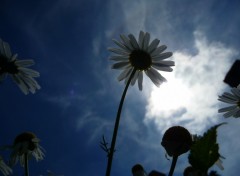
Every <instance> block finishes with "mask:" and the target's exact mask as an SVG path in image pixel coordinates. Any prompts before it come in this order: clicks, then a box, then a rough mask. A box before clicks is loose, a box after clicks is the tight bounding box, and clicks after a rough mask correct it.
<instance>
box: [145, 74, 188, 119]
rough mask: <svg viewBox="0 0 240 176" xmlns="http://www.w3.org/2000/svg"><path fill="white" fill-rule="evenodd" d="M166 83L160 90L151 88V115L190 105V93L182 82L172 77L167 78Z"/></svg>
mask: <svg viewBox="0 0 240 176" xmlns="http://www.w3.org/2000/svg"><path fill="white" fill-rule="evenodd" d="M167 80H168V82H167V83H163V84H162V85H161V86H160V88H157V87H153V89H152V92H151V98H150V102H149V105H150V106H151V109H152V110H151V111H152V112H151V113H153V114H152V115H154V114H156V113H160V112H165V113H166V112H169V111H171V110H178V109H179V108H183V107H187V106H188V104H190V99H191V95H192V93H191V91H190V89H189V88H188V87H187V85H186V84H184V83H183V80H181V79H177V78H176V77H175V76H174V75H169V77H167Z"/></svg>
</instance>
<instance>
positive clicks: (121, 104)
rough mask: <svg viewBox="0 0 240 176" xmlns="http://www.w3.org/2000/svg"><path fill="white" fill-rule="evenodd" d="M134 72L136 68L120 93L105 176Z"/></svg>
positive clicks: (111, 158) (109, 167)
mask: <svg viewBox="0 0 240 176" xmlns="http://www.w3.org/2000/svg"><path fill="white" fill-rule="evenodd" d="M135 72H136V69H134V70H133V71H132V73H131V75H130V77H129V80H128V81H127V84H126V87H125V89H124V91H123V94H122V98H121V101H120V103H119V107H118V112H117V117H116V120H115V126H114V131H113V136H112V142H111V148H110V153H109V155H108V165H107V169H106V176H110V173H111V168H112V160H113V154H114V151H115V144H116V139H117V133H118V127H119V122H120V117H121V112H122V106H123V102H124V99H125V96H126V93H127V90H128V87H129V84H130V82H131V80H132V78H133V76H134V74H135Z"/></svg>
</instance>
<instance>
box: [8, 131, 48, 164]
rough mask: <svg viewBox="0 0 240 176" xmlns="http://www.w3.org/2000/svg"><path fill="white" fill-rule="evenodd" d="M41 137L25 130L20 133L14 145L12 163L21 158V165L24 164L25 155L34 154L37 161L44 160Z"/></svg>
mask: <svg viewBox="0 0 240 176" xmlns="http://www.w3.org/2000/svg"><path fill="white" fill-rule="evenodd" d="M39 141H40V140H39V139H38V138H37V137H36V135H35V134H33V133H31V132H24V133H22V134H20V135H18V136H17V137H16V138H15V140H14V144H13V146H12V153H11V159H10V165H14V164H16V163H17V162H18V160H20V164H21V166H24V157H25V156H24V155H25V154H27V156H28V157H29V158H30V157H31V156H33V157H34V158H35V159H36V160H37V161H39V160H43V157H44V153H43V148H42V147H41V146H40V145H39Z"/></svg>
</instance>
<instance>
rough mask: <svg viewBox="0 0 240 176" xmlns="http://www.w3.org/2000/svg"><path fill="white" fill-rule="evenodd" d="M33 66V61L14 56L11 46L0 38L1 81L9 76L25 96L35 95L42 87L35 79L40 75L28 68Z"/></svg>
mask: <svg viewBox="0 0 240 176" xmlns="http://www.w3.org/2000/svg"><path fill="white" fill-rule="evenodd" d="M33 64H34V61H33V60H18V59H17V54H14V55H12V52H11V49H10V46H9V44H8V43H7V42H4V41H3V40H2V39H1V38H0V81H3V80H4V79H5V77H6V76H7V75H8V74H9V75H10V76H11V77H12V79H13V80H14V81H15V82H16V83H17V85H18V87H19V88H20V89H21V90H22V92H23V93H24V94H28V93H29V92H31V93H35V91H36V90H37V89H40V88H41V87H40V86H39V84H38V83H37V81H36V80H35V79H34V78H35V77H39V75H40V74H39V72H37V71H35V70H32V69H29V68H26V67H29V66H32V65H33Z"/></svg>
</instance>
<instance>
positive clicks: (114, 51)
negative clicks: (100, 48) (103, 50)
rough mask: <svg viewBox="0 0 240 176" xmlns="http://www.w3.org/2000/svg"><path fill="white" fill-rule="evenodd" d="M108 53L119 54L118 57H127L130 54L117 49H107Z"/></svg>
mask: <svg viewBox="0 0 240 176" xmlns="http://www.w3.org/2000/svg"><path fill="white" fill-rule="evenodd" d="M108 50H109V51H111V52H113V53H116V54H119V55H125V56H127V55H129V54H130V53H128V52H127V51H126V50H121V49H118V48H108Z"/></svg>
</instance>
